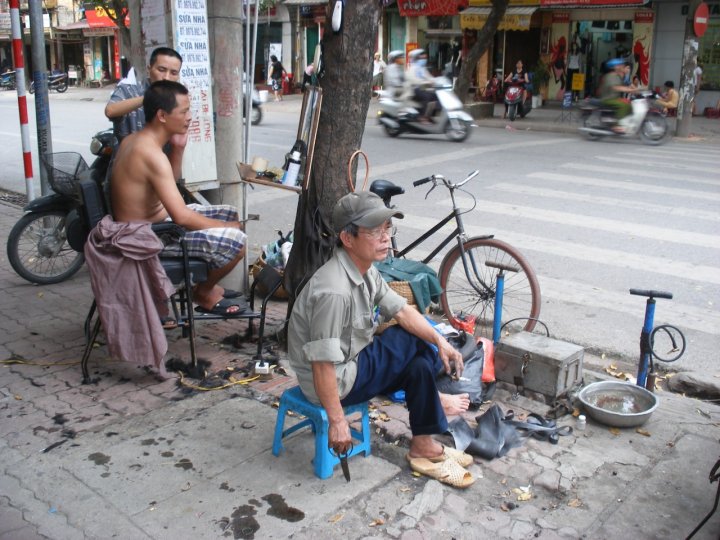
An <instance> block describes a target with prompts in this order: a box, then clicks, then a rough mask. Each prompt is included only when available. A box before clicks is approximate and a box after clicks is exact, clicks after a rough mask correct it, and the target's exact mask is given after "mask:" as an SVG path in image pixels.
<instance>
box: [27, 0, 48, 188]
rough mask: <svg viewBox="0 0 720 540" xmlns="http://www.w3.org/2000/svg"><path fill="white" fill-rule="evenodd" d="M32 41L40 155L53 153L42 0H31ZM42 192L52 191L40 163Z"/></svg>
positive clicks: (36, 121) (36, 120) (36, 122)
mask: <svg viewBox="0 0 720 540" xmlns="http://www.w3.org/2000/svg"><path fill="white" fill-rule="evenodd" d="M28 4H29V7H30V43H31V56H32V64H33V66H32V67H33V72H32V78H33V84H34V87H35V124H36V126H37V142H38V157H39V158H40V160H41V162H42V158H43V156H45V154H52V130H51V128H50V103H49V101H48V80H47V60H46V59H45V28H44V27H43V13H42V0H29V2H28ZM40 193H42V194H43V195H47V194H48V193H50V184H49V183H48V177H47V171H46V170H45V167H43V166H42V164H41V165H40Z"/></svg>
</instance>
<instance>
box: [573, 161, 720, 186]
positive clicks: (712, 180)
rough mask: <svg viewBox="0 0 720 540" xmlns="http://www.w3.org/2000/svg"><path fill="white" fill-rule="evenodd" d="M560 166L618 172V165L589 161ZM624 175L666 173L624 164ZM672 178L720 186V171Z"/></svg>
mask: <svg viewBox="0 0 720 540" xmlns="http://www.w3.org/2000/svg"><path fill="white" fill-rule="evenodd" d="M560 168H562V169H572V170H578V171H582V172H583V173H601V174H610V175H613V176H615V175H617V174H618V168H617V167H610V166H602V165H592V164H589V163H563V164H562V165H560ZM622 175H623V176H624V177H634V176H636V177H640V178H651V179H652V180H657V179H658V178H659V177H664V176H666V175H665V174H662V173H659V172H658V171H657V170H655V169H647V168H646V169H633V168H632V167H631V166H630V165H624V166H623V168H622ZM671 178H672V180H673V181H674V182H682V183H683V184H686V183H688V182H690V183H696V184H708V185H711V186H720V172H718V173H716V174H714V175H710V177H709V178H702V177H700V176H699V175H697V174H694V175H682V174H676V173H673V174H672V176H671Z"/></svg>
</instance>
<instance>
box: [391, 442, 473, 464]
mask: <svg viewBox="0 0 720 540" xmlns="http://www.w3.org/2000/svg"><path fill="white" fill-rule="evenodd" d="M405 459H407V460H408V463H409V462H410V461H412V460H413V459H416V458H414V457H412V456H411V455H410V454H405ZM425 459H427V460H428V461H432V462H433V463H440V462H442V461H445V460H447V459H450V460H452V461H454V462H455V463H457V464H458V465H460V466H461V467H469V466H470V465H472V464H473V463H474V462H475V459H474V458H473V457H472V456H471V455H470V454H467V453H465V452H462V451H460V450H457V449H455V448H450V447H449V446H445V445H444V444H443V453H442V454H440V455H439V456H435V457H428V458H425Z"/></svg>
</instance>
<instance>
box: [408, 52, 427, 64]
mask: <svg viewBox="0 0 720 540" xmlns="http://www.w3.org/2000/svg"><path fill="white" fill-rule="evenodd" d="M426 54H427V53H426V52H425V49H413V50H412V51H410V54H409V55H408V58H410V61H411V62H415V61H416V60H417V59H418V58H420V57H421V56H423V55H426Z"/></svg>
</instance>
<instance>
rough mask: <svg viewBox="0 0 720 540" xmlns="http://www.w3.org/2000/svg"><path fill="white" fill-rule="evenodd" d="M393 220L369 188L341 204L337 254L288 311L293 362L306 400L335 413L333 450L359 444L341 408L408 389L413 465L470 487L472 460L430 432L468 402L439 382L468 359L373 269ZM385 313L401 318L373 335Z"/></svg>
mask: <svg viewBox="0 0 720 540" xmlns="http://www.w3.org/2000/svg"><path fill="white" fill-rule="evenodd" d="M392 217H399V218H402V217H403V214H402V213H401V212H399V211H397V210H395V209H388V208H386V207H385V205H384V204H383V202H382V199H380V198H379V197H378V196H377V195H375V194H374V193H371V192H368V191H363V192H360V193H350V194H348V195H345V196H344V197H342V198H341V199H340V200H339V201H338V203H337V204H336V206H335V208H334V210H333V225H334V229H335V232H336V233H337V234H338V238H337V245H336V248H335V252H334V254H333V256H332V257H331V259H330V260H329V261H328V262H327V263H325V264H324V265H323V266H322V267H321V268H319V269H318V270H317V271H316V272H315V274H314V275H313V276H312V278H311V279H310V280H309V281H308V283H307V285H305V287H304V289H303V290H302V292H301V293H300V295H299V296H298V297H297V300H296V301H295V305H294V306H293V310H292V314H291V315H290V323H289V327H288V355H289V359H290V364H291V366H292V368H293V370H294V371H295V373H296V375H297V378H298V383H299V384H300V387H301V389H302V391H303V393H304V394H305V396H306V397H307V398H308V399H309V400H310V401H312V402H314V403H317V404H321V405H322V406H323V407H324V408H325V410H326V411H327V414H328V420H329V432H328V441H329V445H330V447H331V448H333V449H334V450H335V451H337V452H339V453H342V452H345V451H347V450H348V449H349V447H350V444H351V435H350V427H349V425H348V422H347V419H346V418H345V416H344V414H343V409H342V407H343V406H346V405H352V404H357V403H362V402H364V401H367V400H369V399H371V398H373V397H375V396H376V395H378V394H389V393H392V392H394V391H396V390H401V389H402V390H405V396H406V401H407V407H408V410H409V412H410V429H411V431H412V440H411V441H410V452H409V454H408V460H410V462H411V466H412V467H413V469H415V470H420V471H421V472H426V473H427V471H428V470H429V471H430V472H429V473H428V474H431V475H433V476H435V477H437V478H438V479H441V481H448V480H449V478H455V480H454V483H453V485H459V486H460V487H467V486H468V485H469V484H470V483H472V481H473V478H472V476H471V475H470V473H469V472H467V471H466V470H465V469H464V468H463V467H466V466H468V465H469V464H470V463H472V458H471V457H470V456H468V455H467V454H464V453H462V452H459V451H457V450H454V449H448V448H444V447H443V445H442V444H440V443H439V442H437V441H435V440H434V439H433V438H432V435H434V434H441V433H444V432H445V431H446V430H447V427H448V424H447V419H446V415H458V414H460V413H462V412H463V411H465V410H467V408H468V406H469V397H468V395H467V394H461V395H447V394H440V393H439V392H438V390H437V387H436V385H435V379H436V377H437V376H438V375H439V374H440V373H441V372H445V373H450V372H451V369H452V366H453V365H454V369H455V371H456V374H457V376H460V375H461V374H462V371H463V361H462V356H461V355H460V354H459V353H458V351H456V350H455V349H454V348H453V347H452V346H451V345H450V344H448V342H447V341H446V340H445V338H443V337H442V336H441V335H440V334H439V333H437V332H436V331H435V330H434V329H433V327H432V326H431V325H430V324H429V323H428V322H427V320H426V319H425V318H424V317H423V316H422V315H421V314H420V313H419V312H418V311H416V310H415V309H413V308H412V307H410V306H409V305H408V304H407V303H406V301H405V299H404V298H403V297H401V296H400V295H398V294H397V293H396V292H395V291H393V290H392V289H391V288H390V287H388V285H387V283H385V281H384V280H383V279H382V277H381V276H380V274H379V272H378V271H377V269H376V268H375V267H374V266H373V263H374V262H375V261H382V260H384V259H385V257H386V256H387V252H388V249H389V248H390V237H391V236H392V234H393V233H392V229H393V227H392V223H391V221H390V220H391V218H392ZM379 315H381V316H382V317H383V318H384V319H386V320H389V319H390V318H392V317H394V318H395V319H396V320H397V321H398V323H399V324H398V325H395V326H393V327H391V328H389V329H387V330H385V331H384V332H383V333H382V334H380V335H379V336H375V337H373V334H374V330H375V328H376V327H377V323H378V317H379ZM430 343H432V344H434V345H436V346H437V349H438V350H439V354H438V352H436V351H435V350H434V349H432V348H431V346H430V345H429V344H430ZM441 469H442V470H441Z"/></svg>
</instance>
